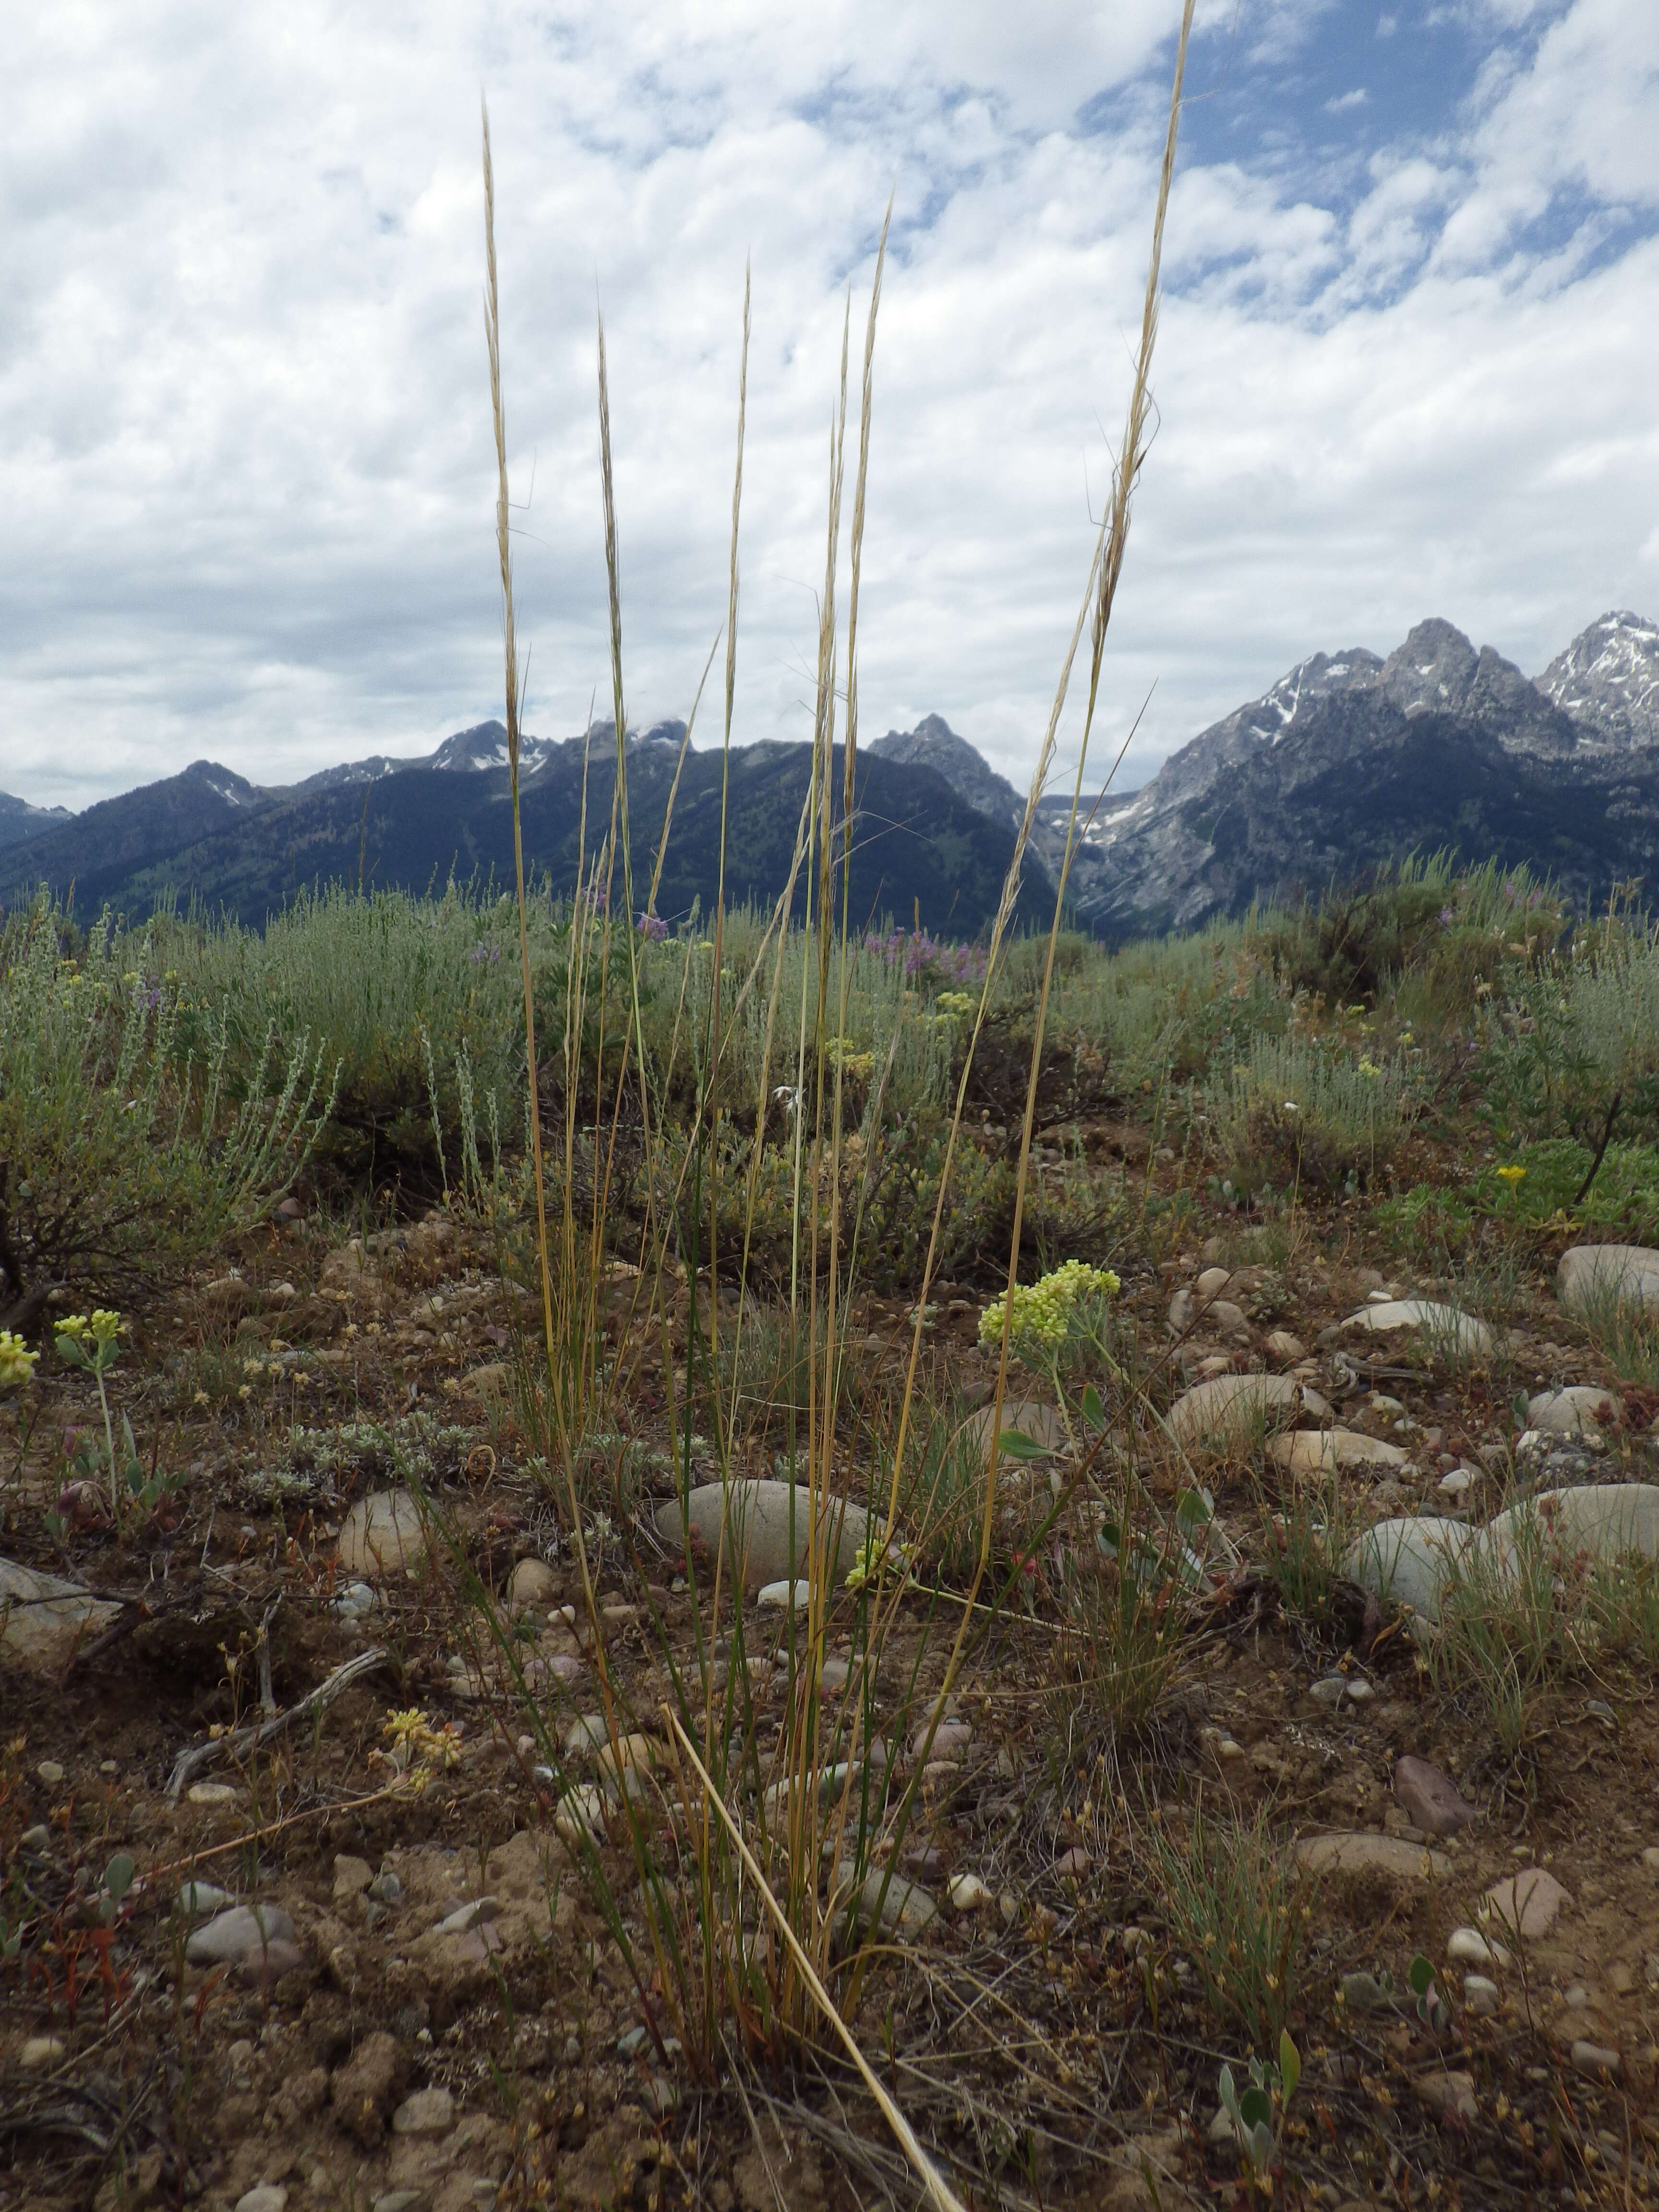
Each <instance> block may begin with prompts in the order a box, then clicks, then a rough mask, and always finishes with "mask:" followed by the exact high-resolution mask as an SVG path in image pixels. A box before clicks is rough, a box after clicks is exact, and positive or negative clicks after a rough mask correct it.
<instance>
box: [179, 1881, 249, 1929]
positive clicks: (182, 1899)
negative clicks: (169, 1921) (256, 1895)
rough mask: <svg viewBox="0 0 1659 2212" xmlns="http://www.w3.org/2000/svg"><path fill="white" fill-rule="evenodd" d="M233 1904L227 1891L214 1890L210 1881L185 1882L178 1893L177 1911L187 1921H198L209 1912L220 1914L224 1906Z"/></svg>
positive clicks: (232, 1899)
mask: <svg viewBox="0 0 1659 2212" xmlns="http://www.w3.org/2000/svg"><path fill="white" fill-rule="evenodd" d="M235 1902H236V1900H235V1899H234V1897H233V1896H232V1895H231V1893H230V1892H229V1891H228V1889H218V1888H216V1887H215V1886H214V1885H213V1883H212V1882H210V1881H187V1882H185V1885H184V1886H183V1887H182V1888H181V1889H180V1890H179V1911H180V1912H182V1913H183V1914H184V1915H185V1918H186V1919H188V1920H200V1919H202V1918H204V1917H205V1915H207V1914H208V1913H210V1912H222V1911H223V1910H224V1908H225V1907H226V1905H234V1904H235Z"/></svg>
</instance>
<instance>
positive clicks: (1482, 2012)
mask: <svg viewBox="0 0 1659 2212" xmlns="http://www.w3.org/2000/svg"><path fill="white" fill-rule="evenodd" d="M1463 2003H1464V2006H1465V2007H1466V2008H1467V2009H1468V2011H1470V2012H1472V2013H1473V2014H1474V2016H1475V2018H1476V2019H1477V2020H1491V2019H1492V2016H1493V2015H1494V2014H1495V2013H1496V2012H1497V2010H1498V1984H1497V1983H1496V1982H1493V1981H1489V1980H1488V1979H1487V1978H1486V1975H1485V1974H1465V1975H1464V1977H1463Z"/></svg>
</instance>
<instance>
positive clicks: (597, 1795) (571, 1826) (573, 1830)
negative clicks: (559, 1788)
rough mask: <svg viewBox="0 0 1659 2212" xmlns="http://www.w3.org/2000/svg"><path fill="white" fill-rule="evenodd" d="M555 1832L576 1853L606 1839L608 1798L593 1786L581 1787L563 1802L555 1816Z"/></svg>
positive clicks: (563, 1799)
mask: <svg viewBox="0 0 1659 2212" xmlns="http://www.w3.org/2000/svg"><path fill="white" fill-rule="evenodd" d="M553 1828H554V1832H555V1833H556V1835H557V1837H558V1838H559V1840H560V1841H561V1843H564V1844H568V1845H569V1846H570V1848H571V1850H579V1849H580V1847H581V1845H582V1844H592V1843H599V1842H602V1841H603V1840H604V1837H605V1795H604V1792H603V1791H602V1790H599V1789H597V1788H596V1787H595V1786H594V1784H592V1783H591V1782H583V1783H579V1784H577V1785H576V1787H575V1788H574V1790H567V1791H566V1792H565V1794H564V1796H562V1797H561V1798H560V1800H559V1802H558V1807H557V1809H556V1811H555V1813H554V1814H553Z"/></svg>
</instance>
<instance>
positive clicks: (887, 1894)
mask: <svg viewBox="0 0 1659 2212" xmlns="http://www.w3.org/2000/svg"><path fill="white" fill-rule="evenodd" d="M938 1911H939V1905H938V1904H937V1902H936V1901H935V1900H934V1899H933V1898H932V1897H930V1896H929V1894H928V1893H927V1891H926V1890H925V1889H924V1888H923V1887H921V1883H920V1882H916V1881H906V1880H905V1878H904V1876H903V1875H898V1874H890V1873H889V1872H888V1871H887V1869H886V1868H884V1867H872V1869H871V1870H870V1872H869V1873H868V1874H867V1875H866V1876H865V1877H864V1881H863V1883H862V1885H861V1887H860V1890H859V1893H858V1895H857V1897H856V1899H854V1903H853V1905H851V1906H850V1908H849V1914H848V1917H849V1918H850V1919H852V1920H854V1921H856V1922H858V1923H860V1924H862V1923H866V1922H871V1923H878V1924H879V1925H880V1926H881V1927H883V1928H885V1929H896V1930H897V1931H898V1933H899V1934H900V1935H902V1936H920V1935H921V1932H922V1930H923V1929H925V1928H926V1927H927V1924H928V1923H929V1922H930V1921H931V1920H932V1919H933V1917H934V1915H935V1914H936V1913H937V1912H938Z"/></svg>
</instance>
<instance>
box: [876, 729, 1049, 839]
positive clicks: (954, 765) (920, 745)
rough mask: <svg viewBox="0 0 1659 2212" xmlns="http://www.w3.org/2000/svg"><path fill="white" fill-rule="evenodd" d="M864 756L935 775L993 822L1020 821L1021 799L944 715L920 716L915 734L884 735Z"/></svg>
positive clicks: (899, 731) (1022, 801)
mask: <svg viewBox="0 0 1659 2212" xmlns="http://www.w3.org/2000/svg"><path fill="white" fill-rule="evenodd" d="M866 750H869V751H870V752H872V753H874V754H876V755H877V757H878V758H880V759H883V760H890V761H896V762H898V763H900V764H901V766H904V767H911V768H931V769H934V770H936V771H937V773H938V774H939V775H942V776H943V777H944V778H945V781H946V782H947V783H949V784H950V785H951V787H952V788H953V789H954V790H955V791H956V792H957V793H959V794H960V796H961V797H962V798H963V799H966V801H967V802H968V804H969V806H971V807H974V808H975V809H976V810H977V811H978V812H980V813H981V814H987V815H989V816H990V817H991V818H992V819H993V820H994V821H998V822H1006V823H1011V824H1012V823H1018V822H1019V821H1021V820H1022V819H1023V818H1024V812H1025V801H1024V797H1023V796H1022V794H1021V793H1019V792H1018V791H1016V790H1015V788H1014V787H1013V785H1012V783H1010V782H1009V781H1008V779H1007V777H1006V775H998V774H997V772H996V770H995V769H994V768H993V767H992V766H991V764H990V763H989V762H988V761H987V760H986V758H985V757H984V756H983V755H982V754H981V753H980V752H979V751H978V750H976V749H975V747H974V746H973V745H971V744H969V742H968V740H967V738H959V737H958V736H957V733H956V732H955V731H954V730H953V729H952V728H951V725H950V724H949V723H948V722H947V721H946V720H945V717H944V715H943V714H925V715H923V717H922V719H921V721H919V722H918V723H917V724H916V726H915V729H914V730H889V731H888V732H887V734H886V736H885V737H884V738H876V739H875V740H874V742H873V743H872V744H871V745H870V746H869V747H868V748H867V749H866Z"/></svg>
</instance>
